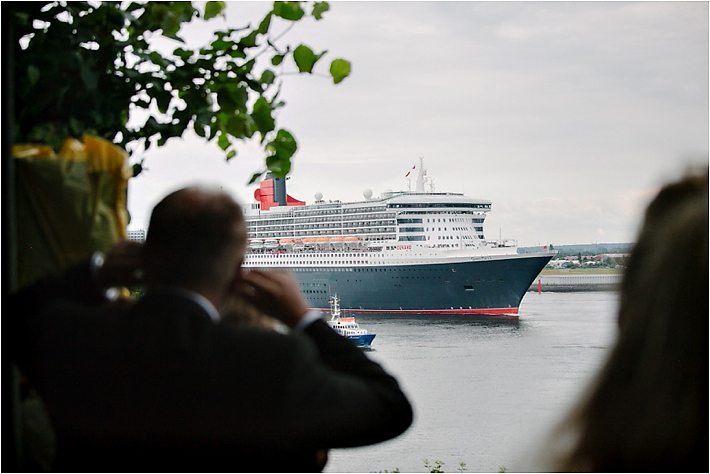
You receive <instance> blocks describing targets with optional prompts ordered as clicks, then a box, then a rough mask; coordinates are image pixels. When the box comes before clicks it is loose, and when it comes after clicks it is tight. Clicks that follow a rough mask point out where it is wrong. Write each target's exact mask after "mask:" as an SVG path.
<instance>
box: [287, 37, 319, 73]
mask: <svg viewBox="0 0 710 474" xmlns="http://www.w3.org/2000/svg"><path fill="white" fill-rule="evenodd" d="M322 55H323V53H321V54H320V55H316V54H315V53H313V50H312V49H311V48H309V47H308V46H306V45H304V44H300V45H298V47H297V48H296V49H294V50H293V60H294V61H296V66H298V70H299V71H300V72H307V73H312V72H313V66H314V65H315V64H316V61H318V59H320V57H321V56H322Z"/></svg>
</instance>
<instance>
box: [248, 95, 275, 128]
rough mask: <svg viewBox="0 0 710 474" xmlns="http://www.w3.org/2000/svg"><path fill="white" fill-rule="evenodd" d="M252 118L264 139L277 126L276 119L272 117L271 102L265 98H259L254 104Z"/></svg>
mask: <svg viewBox="0 0 710 474" xmlns="http://www.w3.org/2000/svg"><path fill="white" fill-rule="evenodd" d="M251 117H252V118H253V119H254V123H255V124H256V128H257V129H258V130H259V132H261V136H262V137H264V136H265V135H266V134H267V133H269V132H270V131H272V130H273V129H274V127H275V126H276V124H275V123H274V118H273V117H272V116H271V105H269V102H268V101H267V100H266V99H265V98H263V97H259V98H258V99H257V100H256V102H255V103H254V109H253V110H252V113H251Z"/></svg>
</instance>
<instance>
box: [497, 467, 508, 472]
mask: <svg viewBox="0 0 710 474" xmlns="http://www.w3.org/2000/svg"><path fill="white" fill-rule="evenodd" d="M498 472H508V468H507V467H505V466H499V467H498Z"/></svg>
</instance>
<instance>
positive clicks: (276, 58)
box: [271, 54, 285, 66]
mask: <svg viewBox="0 0 710 474" xmlns="http://www.w3.org/2000/svg"><path fill="white" fill-rule="evenodd" d="M284 56H285V54H276V55H274V56H273V57H272V58H271V64H273V65H274V66H278V65H279V64H281V63H282V62H283V60H284Z"/></svg>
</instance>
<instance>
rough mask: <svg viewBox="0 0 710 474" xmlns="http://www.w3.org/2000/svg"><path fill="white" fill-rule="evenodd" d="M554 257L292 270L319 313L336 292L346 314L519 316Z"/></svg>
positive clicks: (517, 257) (521, 257) (324, 309)
mask: <svg viewBox="0 0 710 474" xmlns="http://www.w3.org/2000/svg"><path fill="white" fill-rule="evenodd" d="M550 258H551V255H542V256H539V255H538V256H522V255H520V256H515V257H512V258H500V259H489V260H475V261H469V262H457V263H446V264H418V265H390V266H385V265H382V266H366V267H332V268H289V270H291V271H293V273H294V275H295V276H296V278H297V279H298V282H299V284H300V286H301V290H302V291H303V294H304V296H305V297H306V298H307V300H308V301H309V303H310V306H311V307H312V308H315V309H320V310H323V311H327V310H328V308H329V303H328V301H329V298H330V297H331V296H332V295H334V294H337V295H338V296H339V297H340V301H341V305H342V307H343V309H344V310H345V311H348V312H356V313H357V312H361V313H369V312H373V313H380V312H381V313H409V314H477V315H493V316H496V315H500V316H515V315H517V313H518V307H519V306H520V301H521V300H522V299H523V296H525V293H526V292H527V290H528V288H530V285H531V284H532V282H533V280H534V279H535V277H536V276H537V275H538V274H539V273H540V271H541V270H542V269H543V267H544V266H545V265H546V264H547V262H548V261H549V260H550Z"/></svg>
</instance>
